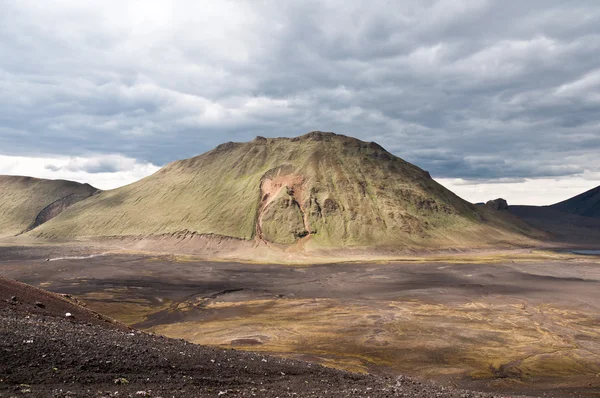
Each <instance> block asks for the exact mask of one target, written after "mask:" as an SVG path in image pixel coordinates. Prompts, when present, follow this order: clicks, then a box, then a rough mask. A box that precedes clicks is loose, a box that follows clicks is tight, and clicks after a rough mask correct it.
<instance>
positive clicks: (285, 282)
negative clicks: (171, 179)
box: [0, 248, 600, 396]
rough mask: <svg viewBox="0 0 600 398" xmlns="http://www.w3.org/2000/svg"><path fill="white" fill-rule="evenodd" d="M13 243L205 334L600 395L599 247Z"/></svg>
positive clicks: (122, 299) (22, 260) (41, 269)
mask: <svg viewBox="0 0 600 398" xmlns="http://www.w3.org/2000/svg"><path fill="white" fill-rule="evenodd" d="M40 250H41V251H40ZM16 252H18V253H19V256H18V257H19V258H17V259H15V255H14V253H15V250H13V251H12V252H10V253H11V255H10V256H7V255H4V256H2V257H0V258H3V260H2V261H0V272H2V274H4V275H7V276H9V277H13V278H15V279H18V280H21V281H25V282H27V283H32V284H34V285H40V286H44V287H46V288H47V289H50V290H52V291H56V292H61V293H72V294H75V295H78V296H80V297H82V298H84V299H85V301H86V302H88V303H89V306H90V308H92V309H94V310H98V311H100V312H103V313H107V314H108V315H109V316H112V317H115V318H117V319H119V320H121V321H123V322H125V323H127V324H134V325H135V326H136V327H139V328H143V329H145V330H152V331H156V332H158V333H161V334H165V335H168V336H172V337H182V338H186V339H187V340H189V341H193V342H197V343H202V344H210V345H217V346H221V347H229V348H230V347H235V348H238V349H244V350H252V351H261V352H265V353H275V354H277V355H280V356H283V357H287V358H300V359H308V360H311V361H315V362H319V363H323V364H327V365H329V366H335V367H340V368H344V369H351V370H357V371H369V372H375V373H379V374H387V375H395V374H399V373H404V374H410V375H412V376H416V377H421V378H432V379H435V380H437V381H438V382H440V383H443V384H445V385H457V386H461V387H468V388H472V389H485V390H490V391H505V392H515V391H519V392H525V393H528V394H542V392H543V391H553V393H554V394H557V396H570V395H569V394H571V393H576V394H581V395H582V396H597V395H598V393H599V392H600V377H597V376H596V375H597V374H598V373H600V367H598V364H600V346H599V344H600V343H599V342H600V317H599V316H598V314H599V313H600V304H599V303H600V266H599V264H598V260H597V258H591V257H576V256H570V257H569V256H556V257H553V256H549V257H548V258H547V259H545V260H540V259H534V260H531V261H525V260H523V259H519V258H515V260H510V259H508V260H507V259H502V261H499V262H498V261H497V262H493V263H491V262H490V263H487V262H481V261H459V260H452V261H446V262H441V261H432V262H423V261H419V262H415V263H403V264H400V263H397V264H329V265H316V266H310V267H291V266H281V265H256V264H251V265H249V264H237V263H214V262H213V263H211V262H199V261H182V259H177V258H175V257H173V256H164V257H160V256H157V257H146V256H141V255H140V256H138V255H111V256H100V257H94V258H87V259H64V260H57V261H50V262H46V261H45V259H46V256H47V253H45V252H43V250H42V249H40V248H38V249H36V251H30V252H28V251H27V250H24V251H23V250H22V251H18V250H17V251H16Z"/></svg>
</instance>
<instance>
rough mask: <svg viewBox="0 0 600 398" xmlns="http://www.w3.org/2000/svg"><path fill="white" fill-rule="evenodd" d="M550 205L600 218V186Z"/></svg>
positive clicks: (567, 211) (577, 213)
mask: <svg viewBox="0 0 600 398" xmlns="http://www.w3.org/2000/svg"><path fill="white" fill-rule="evenodd" d="M549 207H550V208H551V209H554V210H558V211H562V212H563V213H570V214H575V215H578V216H583V217H596V218H599V217H600V186H598V187H596V188H594V189H590V190H589V191H587V192H584V193H582V194H580V195H577V196H574V197H572V198H571V199H567V200H565V201H562V202H560V203H556V204H554V205H552V206H549Z"/></svg>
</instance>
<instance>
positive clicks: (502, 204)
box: [485, 198, 508, 210]
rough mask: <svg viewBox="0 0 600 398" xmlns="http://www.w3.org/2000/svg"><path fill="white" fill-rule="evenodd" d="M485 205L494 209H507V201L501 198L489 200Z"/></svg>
mask: <svg viewBox="0 0 600 398" xmlns="http://www.w3.org/2000/svg"><path fill="white" fill-rule="evenodd" d="M485 205H486V206H489V207H491V208H492V209H494V210H508V202H507V201H506V200H505V199H502V198H498V199H494V200H490V201H488V202H487V203H486V204H485Z"/></svg>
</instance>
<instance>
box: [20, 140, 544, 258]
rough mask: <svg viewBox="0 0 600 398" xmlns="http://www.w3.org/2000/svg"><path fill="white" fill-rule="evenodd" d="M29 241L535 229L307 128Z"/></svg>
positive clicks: (331, 240) (193, 165) (199, 162)
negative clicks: (301, 132) (307, 131)
mask: <svg viewBox="0 0 600 398" xmlns="http://www.w3.org/2000/svg"><path fill="white" fill-rule="evenodd" d="M31 234H33V235H34V236H38V237H44V238H50V239H57V238H58V239H62V238H75V237H77V238H96V237H107V236H112V237H115V236H116V237H126V236H145V237H147V236H151V235H154V236H158V235H165V234H172V235H174V236H182V234H183V236H188V235H189V234H192V235H209V236H213V237H231V238H235V239H239V240H243V241H248V242H250V241H253V242H263V243H266V244H267V245H277V246H289V245H293V246H301V247H303V248H340V247H370V248H373V247H380V248H429V247H431V248H436V249H439V248H456V247H480V246H487V245H491V244H498V243H507V242H510V243H511V244H519V243H525V242H530V240H529V238H527V237H526V236H525V235H530V236H531V235H533V234H535V231H534V230H533V229H531V228H530V227H529V226H527V225H526V224H524V223H522V222H520V220H518V219H517V218H516V217H514V216H512V215H511V214H509V213H508V212H498V211H494V210H492V209H486V208H476V207H475V206H473V205H472V204H470V203H468V202H466V201H464V200H462V199H460V198H459V197H458V196H456V195H455V194H453V193H452V192H450V191H449V190H447V189H446V188H444V187H443V186H441V185H440V184H438V183H437V182H435V181H434V180H433V179H432V178H431V177H430V176H429V173H427V172H426V171H423V170H421V169H420V168H418V167H416V166H414V165H412V164H410V163H407V162H405V161H404V160H402V159H400V158H398V157H396V156H394V155H392V154H390V153H389V152H387V151H386V150H385V149H383V148H382V147H380V146H379V145H377V144H375V143H372V142H371V143H367V142H363V141H359V140H357V139H354V138H350V137H346V136H342V135H336V134H333V133H323V132H312V133H309V134H306V135H304V136H301V137H297V138H274V139H266V138H262V137H257V138H256V139H255V140H253V141H252V142H248V143H226V144H223V145H220V146H218V147H217V148H215V149H213V150H211V151H209V152H207V153H205V154H203V155H200V156H197V157H194V158H191V159H186V160H181V161H176V162H173V163H171V164H169V165H167V166H166V167H164V168H162V169H161V170H159V171H158V172H157V173H155V174H154V175H152V176H149V177H146V178H144V179H142V180H140V181H138V182H136V183H134V184H131V185H128V186H125V187H122V188H118V189H115V190H112V191H106V192H102V193H100V194H98V195H95V196H93V197H91V198H89V199H87V200H85V201H83V202H80V203H77V204H75V205H74V206H72V207H71V208H69V209H68V210H67V211H65V212H63V213H62V214H60V215H59V216H58V217H56V218H55V219H53V220H52V221H50V222H48V223H46V224H44V225H41V226H40V227H38V228H36V229H35V230H33V231H32V232H31Z"/></svg>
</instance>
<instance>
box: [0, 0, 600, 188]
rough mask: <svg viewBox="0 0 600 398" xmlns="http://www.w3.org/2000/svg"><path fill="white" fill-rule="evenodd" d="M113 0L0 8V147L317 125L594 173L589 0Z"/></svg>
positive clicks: (598, 19) (530, 171)
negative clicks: (138, 1)
mask: <svg viewBox="0 0 600 398" xmlns="http://www.w3.org/2000/svg"><path fill="white" fill-rule="evenodd" d="M122 3H123V2H116V1H115V2H111V1H108V2H103V3H97V5H95V6H90V5H86V4H85V3H80V2H69V1H60V2H56V3H55V4H53V6H47V5H46V6H44V5H41V3H39V2H33V1H31V2H26V1H24V2H18V3H15V4H12V5H1V6H0V101H1V103H2V107H0V137H1V138H2V145H1V146H0V152H1V153H2V154H19V155H39V154H56V155H70V156H75V155H80V154H81V153H113V154H121V155H123V156H126V157H130V158H135V159H138V160H140V161H151V162H153V163H155V164H164V163H166V162H168V161H171V160H175V159H178V158H183V157H189V156H193V155H196V154H198V153H201V152H204V151H206V150H208V149H210V148H212V147H213V146H215V145H217V144H219V143H221V142H224V141H230V140H231V141H245V140H249V139H252V138H253V137H254V136H256V135H263V136H295V135H299V134H303V133H306V132H308V131H311V130H317V129H319V130H325V131H335V132H338V133H343V134H347V135H353V136H356V137H358V138H361V139H364V140H368V141H377V142H379V143H380V144H382V145H383V146H385V147H386V148H387V149H388V150H390V151H392V152H394V153H395V154H397V155H398V156H401V157H403V158H405V159H406V160H408V161H411V162H413V163H416V164H417V165H419V166H420V167H422V168H424V169H427V170H429V171H430V172H431V173H432V175H434V176H435V177H455V178H465V179H473V180H494V179H512V180H513V181H516V180H518V179H522V178H527V177H550V176H569V175H575V174H582V173H584V172H586V171H592V172H597V171H600V162H599V161H598V160H597V159H596V157H595V156H591V155H590V154H594V153H598V150H600V58H598V56H597V54H598V53H599V51H600V28H599V26H600V5H598V3H597V2H596V1H575V2H569V3H564V2H559V1H541V0H540V1H527V2H517V1H502V2H501V1H483V0H470V1H466V0H465V1H454V0H453V1H450V0H448V1H426V2H423V1H405V2H384V1H381V2H377V1H376V2H373V1H369V2H367V1H364V2H361V1H357V2H346V1H328V2H320V1H319V2H316V1H314V2H312V1H298V2H292V1H290V2H275V1H267V2H262V3H260V4H259V3H256V2H250V1H248V2H243V1H240V2H214V3H213V4H212V5H210V6H206V5H202V6H200V5H198V4H196V2H192V1H175V2H173V3H172V4H170V5H168V6H167V5H166V3H165V5H159V4H156V3H147V4H146V5H145V6H144V7H140V8H135V7H133V3H131V4H130V3H128V2H125V7H123V4H122ZM115 164H116V163H111V164H102V165H101V164H93V165H78V166H77V167H83V168H82V169H81V170H85V171H87V172H104V171H115V170H119V168H118V167H121V166H120V165H119V164H116V165H115ZM48 167H50V166H48ZM73 167H75V166H73Z"/></svg>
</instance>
